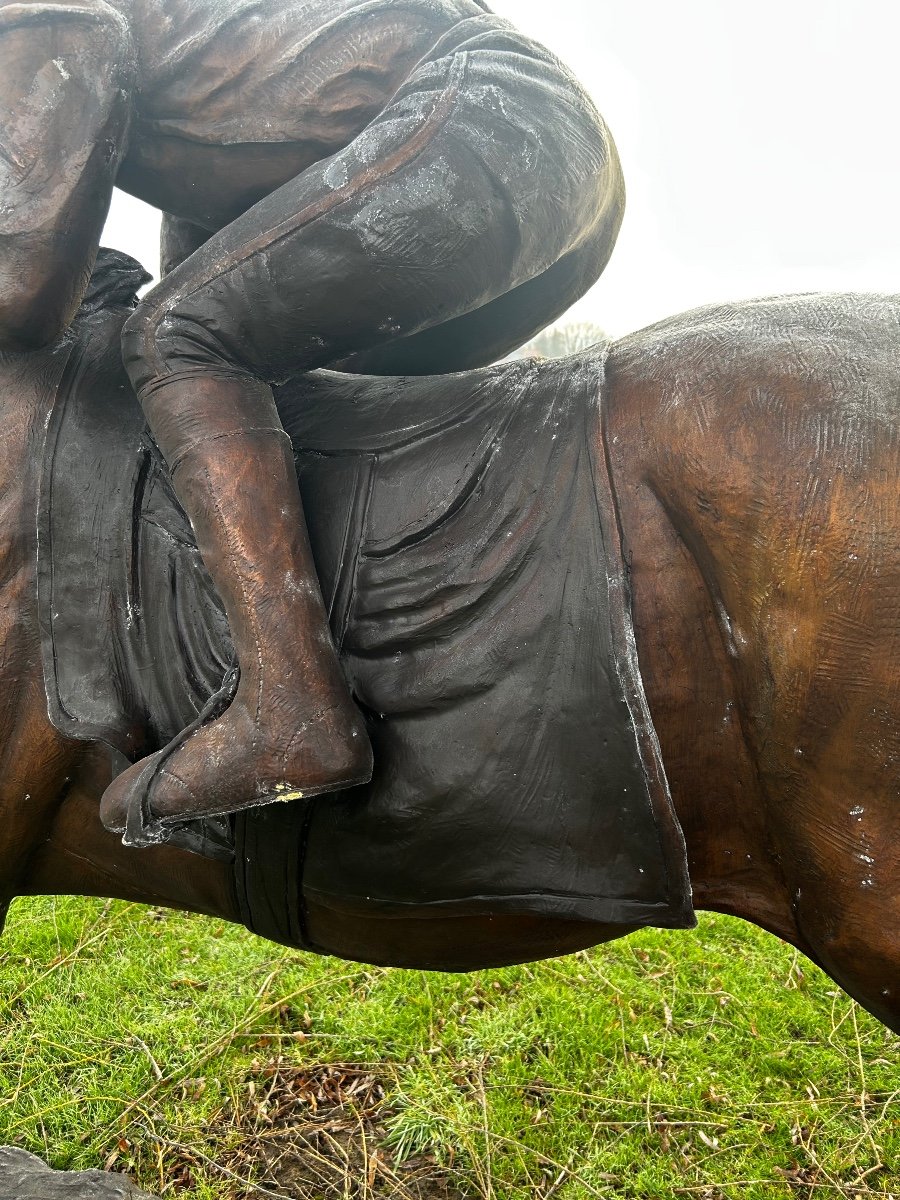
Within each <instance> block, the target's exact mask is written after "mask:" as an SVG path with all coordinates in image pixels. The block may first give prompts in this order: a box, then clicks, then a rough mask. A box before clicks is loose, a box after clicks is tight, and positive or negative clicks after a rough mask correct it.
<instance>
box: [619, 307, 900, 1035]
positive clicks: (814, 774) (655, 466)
mask: <svg viewBox="0 0 900 1200" xmlns="http://www.w3.org/2000/svg"><path fill="white" fill-rule="evenodd" d="M611 374H612V377H613V379H614V380H618V381H619V387H618V390H619V391H620V392H621V393H622V395H623V396H625V395H626V394H627V395H628V396H630V401H629V405H628V407H629V409H635V410H639V413H640V416H639V421H640V424H641V427H642V431H643V436H642V439H641V441H642V449H641V457H642V463H641V472H642V476H643V480H644V482H645V485H646V488H647V489H648V491H649V492H651V493H652V494H653V495H654V496H655V497H656V498H657V499H658V501H659V503H660V505H661V506H662V507H663V508H664V510H665V512H666V515H667V517H668V519H669V521H670V522H671V525H672V527H673V528H674V529H675V530H677V533H678V535H679V537H680V539H681V540H682V542H683V544H684V546H685V547H686V548H687V550H688V552H689V555H690V557H691V558H692V559H693V562H694V563H695V564H696V570H697V571H698V572H699V577H702V581H703V586H704V588H705V591H706V593H707V599H706V603H705V613H704V616H703V620H704V622H705V626H706V628H705V631H704V633H701V632H700V631H699V630H697V631H695V633H694V634H693V637H692V638H690V635H689V634H688V635H687V636H688V637H689V638H690V640H692V641H693V642H694V644H695V645H698V644H699V643H700V642H703V641H704V637H705V639H706V641H709V639H710V630H711V628H712V627H713V626H715V633H714V635H713V641H714V643H716V644H712V645H705V646H704V647H703V653H704V655H705V658H704V657H703V656H701V657H700V658H699V659H698V665H697V667H696V668H695V678H694V684H695V687H696V688H697V690H698V691H701V690H705V692H706V693H709V688H710V683H709V681H708V680H699V679H697V678H696V673H697V672H698V671H699V670H700V669H701V667H702V668H703V669H706V670H709V669H717V670H718V671H719V672H720V673H721V675H722V683H721V684H720V685H713V693H715V694H718V695H719V696H720V698H721V699H725V698H726V695H727V693H728V692H729V690H730V689H733V701H731V700H726V706H727V704H729V703H732V702H733V703H734V705H735V710H734V711H732V710H731V709H730V708H727V707H726V710H725V711H722V712H721V713H720V714H719V716H720V719H721V721H722V722H723V725H730V724H732V723H736V725H735V734H736V736H735V737H734V738H733V739H731V741H732V742H733V744H734V745H735V747H736V749H737V751H738V757H737V767H738V769H737V771H736V772H735V778H734V780H733V782H732V783H731V784H730V785H729V787H730V790H731V792H732V795H733V798H734V799H735V800H737V799H738V798H739V797H740V798H741V805H742V807H743V808H744V809H746V807H747V800H748V798H749V797H752V796H753V795H754V794H758V795H759V797H760V799H761V800H762V802H763V805H764V812H765V826H766V828H765V837H764V841H763V843H762V847H761V848H763V849H765V848H766V847H768V849H769V851H770V852H771V855H772V856H773V857H774V859H775V860H776V862H780V874H781V877H782V881H783V886H784V888H786V889H787V895H788V898H789V900H790V904H791V908H792V915H793V921H794V922H795V923H796V929H797V934H796V935H795V936H793V937H792V940H795V941H798V942H799V944H801V945H803V946H804V948H805V949H807V950H808V951H809V952H810V953H811V954H813V956H814V957H816V958H818V959H819V961H821V962H822V963H823V964H824V965H825V966H827V967H828V968H829V970H831V971H832V973H833V974H834V975H835V976H836V977H837V978H839V979H840V980H841V982H843V983H844V985H845V986H846V987H847V988H848V990H850V991H853V992H855V994H857V995H858V996H860V997H861V998H863V999H864V1000H865V1002H866V1003H867V1004H868V1005H869V1007H875V1008H877V1006H878V1005H879V1004H881V1005H882V1006H883V1008H884V1007H886V1008H887V1011H888V1012H889V1013H891V1012H896V1008H897V1005H898V1000H897V998H896V996H894V997H893V998H892V996H891V992H892V991H894V992H895V991H896V978H897V973H898V964H900V921H898V915H900V887H898V883H900V839H898V837H897V832H898V820H900V797H898V790H900V789H898V783H900V766H898V762H900V759H898V752H900V661H898V657H900V652H898V615H900V506H898V496H897V484H896V481H897V477H898V468H900V408H898V402H897V396H898V385H900V303H898V302H896V301H893V300H888V299H884V300H879V299H865V298H861V297H806V298H800V299H792V300H773V301H762V302H757V303H754V304H748V305H746V306H743V307H741V308H735V309H716V310H708V311H704V312H701V313H695V314H688V315H687V316H686V317H682V318H678V319H675V320H673V321H670V322H666V323H665V324H663V325H661V326H657V327H655V328H654V329H652V330H649V331H646V332H644V333H641V334H637V335H634V336H633V337H631V338H628V339H625V341H624V342H623V343H621V345H620V346H619V347H617V348H616V351H615V352H614V354H613V358H612V368H611ZM612 390H613V392H615V391H616V390H617V389H616V385H615V384H613V388H612ZM616 404H617V405H618V406H619V410H620V411H621V405H622V400H621V399H619V398H618V397H617V398H616ZM620 419H622V420H625V419H624V418H621V417H620ZM665 690H666V689H665V688H663V689H662V691H663V692H664V693H665ZM668 695H669V696H670V697H671V691H669V693H668ZM652 703H653V694H652V689H651V706H652ZM654 715H656V716H657V721H658V723H660V724H663V725H671V724H672V723H675V724H677V723H678V717H677V715H674V714H669V715H667V717H666V719H665V721H661V720H660V716H659V714H658V713H657V712H656V711H655V710H654ZM706 716H707V717H709V716H715V714H714V713H710V712H707V713H706ZM684 732H685V726H684V724H682V725H681V736H682V737H683V736H684ZM661 734H662V736H663V738H664V740H665V734H664V732H663V730H661ZM738 734H739V735H740V736H737V735H738ZM703 737H704V739H705V740H706V741H707V742H710V740H711V739H712V741H713V742H714V741H716V740H718V742H719V743H720V746H721V745H725V744H728V739H726V740H725V742H723V741H722V738H721V737H719V738H718V739H716V737H715V736H714V734H713V727H712V722H711V721H707V724H706V727H705V728H704V730H703ZM740 742H743V743H744V745H745V746H746V750H747V752H748V753H749V756H750V762H749V763H748V762H747V761H745V760H744V753H743V750H742V749H741V747H740V745H739V743H740ZM698 761H699V762H700V763H701V764H702V765H703V766H705V767H706V768H708V767H710V765H712V766H713V767H716V766H717V768H718V770H719V771H724V770H726V768H727V767H728V764H727V763H726V761H725V760H724V758H723V757H722V755H721V754H719V755H718V763H717V764H716V761H715V757H713V759H712V760H710V758H709V745H704V746H701V747H700V753H699V756H698ZM667 766H668V768H669V771H670V775H672V773H673V770H672V763H671V762H670V761H669V759H668V757H667ZM748 766H749V768H750V770H749V772H748V769H747V768H748ZM724 778H725V779H728V776H727V775H725V776H724ZM712 782H713V786H714V787H717V788H721V786H722V785H721V782H720V780H719V779H716V778H713V780H712ZM709 783H710V779H709V777H707V778H702V777H699V776H697V775H696V774H695V777H694V779H693V780H692V781H691V779H690V773H689V772H686V773H685V775H684V785H685V786H693V787H695V788H702V787H707V786H709ZM673 786H674V781H673ZM748 788H749V789H751V790H750V791H747V789H748ZM678 799H679V797H678V795H677V793H676V803H678ZM679 809H680V806H679ZM688 841H689V844H690V842H691V837H690V833H688ZM772 883H773V884H774V885H775V887H776V890H777V888H778V884H779V881H778V880H777V879H774V878H773V880H772ZM714 906H715V905H714ZM751 915H752V914H751ZM891 1005H893V1006H894V1007H893V1008H891Z"/></svg>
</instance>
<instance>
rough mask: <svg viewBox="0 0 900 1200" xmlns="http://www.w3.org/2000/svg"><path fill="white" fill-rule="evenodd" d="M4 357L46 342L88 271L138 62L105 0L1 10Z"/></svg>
mask: <svg viewBox="0 0 900 1200" xmlns="http://www.w3.org/2000/svg"><path fill="white" fill-rule="evenodd" d="M0 61H2V70H0V351H2V350H31V349H35V348H36V347H39V346H43V345H46V344H47V343H49V342H51V341H53V340H54V339H55V338H56V337H57V336H58V335H59V333H60V332H61V331H62V330H63V329H64V328H65V326H66V325H68V323H69V322H70V321H71V319H72V317H73V316H74V314H75V311H76V309H77V308H78V305H79V303H80V302H81V297H82V294H83V292H84V289H85V287H86V286H87V283H88V280H89V279H90V275H91V268H92V266H93V263H94V257H95V255H96V253H97V243H98V241H99V238H100V231H101V230H102V228H103V222H104V221H105V220H106V214H107V211H108V209H109V200H110V196H111V194H112V189H113V183H114V181H115V177H116V170H117V169H118V165H119V161H120V158H121V156H122V154H123V153H124V150H125V142H126V138H127V135H128V123H129V117H130V104H131V100H130V92H131V88H132V85H133V80H134V55H133V49H132V45H131V38H130V35H129V32H128V29H127V27H126V25H125V21H124V19H123V18H122V17H121V15H120V14H119V13H117V12H116V11H115V9H113V8H111V7H110V5H108V4H106V3H104V2H103V0H77V2H76V3H72V4H69V3H65V2H63V3H34V2H32V0H21V2H20V3H16V4H8V5H0Z"/></svg>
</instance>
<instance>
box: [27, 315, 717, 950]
mask: <svg viewBox="0 0 900 1200" xmlns="http://www.w3.org/2000/svg"><path fill="white" fill-rule="evenodd" d="M108 336H109V335H108V332H107V333H105V334H104V337H106V338H107V339H108ZM81 339H82V344H80V345H79V346H78V347H76V351H75V354H74V356H73V365H72V369H71V370H70V371H68V372H67V376H66V379H65V380H64V384H63V386H62V387H61V388H60V394H59V396H58V399H57V403H56V406H55V409H54V413H53V418H52V421H51V424H50V428H49V431H48V439H47V455H46V463H45V472H44V484H43V496H42V504H41V515H40V521H39V552H40V572H39V581H40V603H41V614H42V631H43V643H44V665H45V677H46V682H47V692H48V704H49V711H50V714H51V718H52V720H53V721H54V723H55V724H56V725H57V726H58V728H60V729H61V730H62V732H64V733H65V734H67V735H68V736H72V737H79V738H88V739H93V740H100V741H102V742H105V743H106V744H107V745H108V746H109V747H110V748H111V752H112V753H113V754H115V755H117V756H119V759H118V761H119V762H121V764H122V765H124V763H125V762H126V761H132V760H134V759H136V758H138V757H140V756H141V755H143V754H146V753H147V752H149V751H151V750H153V749H155V748H157V747H158V746H160V745H163V744H165V743H166V742H167V741H168V740H169V739H170V738H171V737H172V736H174V734H175V733H177V732H178V731H179V730H180V729H181V728H182V727H184V726H185V725H187V724H189V723H190V722H192V721H195V720H197V719H198V718H202V713H203V710H204V708H205V707H206V706H207V705H208V704H209V703H210V700H211V698H212V697H214V696H215V695H216V693H218V692H219V691H220V689H221V688H222V687H223V686H224V685H225V684H226V681H227V679H228V677H229V674H230V673H233V669H234V662H233V652H232V646H231V642H230V639H229V636H228V629H227V624H226V622H225V618H224V615H223V612H222V607H221V604H220V603H219V600H218V597H217V596H216V594H215V591H214V589H213V587H212V584H211V582H210V580H209V577H208V575H207V574H206V571H205V569H204V567H203V564H202V562H201V560H200V558H199V555H198V553H197V549H196V546H195V544H194V541H193V537H192V535H191V530H190V526H189V524H188V522H187V520H186V518H185V516H184V514H183V512H182V511H181V509H180V507H179V505H178V503H177V500H176V499H175V496H174V493H173V491H172V489H171V485H170V483H169V479H168V474H167V470H166V466H165V463H164V462H163V461H162V460H161V458H160V456H159V455H158V453H157V452H156V451H155V449H154V447H153V445H152V443H151V442H150V440H149V438H148V437H147V435H146V431H145V429H144V425H143V419H142V414H141V412H140V409H139V407H138V405H137V402H136V401H135V399H134V397H133V395H132V394H131V392H130V389H127V387H126V386H125V384H124V382H123V381H124V376H121V375H120V376H119V377H117V378H115V379H113V378H110V377H109V376H108V375H107V377H105V378H99V377H98V371H97V368H96V363H97V361H98V356H99V353H100V347H99V346H98V345H94V346H92V344H91V340H90V338H89V337H87V336H86V335H84V334H82V335H81ZM603 357H604V356H603V351H602V350H601V349H597V350H594V351H589V352H586V353H585V354H583V355H580V356H578V357H577V358H574V359H569V360H565V361H563V362H556V363H535V362H530V361H526V362H518V363H509V364H502V365H500V366H498V367H492V368H486V369H484V370H481V371H473V372H466V373H463V374H460V375H451V376H442V377H422V378H414V379H400V380H397V379H376V378H366V377H354V376H349V375H342V374H338V373H331V372H317V373H314V374H312V375H308V376H304V377H302V378H299V379H298V380H296V381H294V382H293V383H291V384H289V385H287V386H285V387H284V388H282V389H281V391H280V394H279V396H278V401H279V409H280V412H281V415H282V420H283V422H284V425H285V428H286V429H287V431H288V433H289V434H290V436H291V438H292V441H293V443H294V447H295V451H296V461H297V469H298V478H299V481H300V487H301V492H302V495H303V501H304V507H305V510H306V514H307V522H308V526H309V532H310V539H311V542H312V546H313V551H314V554H315V558H316V563H317V567H318V571H319V576H320V581H321V584H322V589H323V594H324V597H325V601H326V606H327V608H328V612H329V615H330V620H331V627H332V632H333V636H334V640H335V643H336V645H337V647H338V650H339V653H340V655H341V659H342V663H343V667H344V670H345V673H346V676H347V679H348V681H349V683H350V686H351V687H352V689H353V692H354V695H355V697H356V698H357V701H358V703H359V704H360V705H361V707H362V708H363V710H364V712H365V713H366V714H367V718H368V724H369V728H370V732H371V737H372V742H373V747H374V751H375V763H376V769H375V776H374V778H373V780H372V782H371V784H368V785H366V786H365V787H360V788H355V789H352V790H349V791H347V792H344V793H340V794H338V795H335V796H329V797H324V798H317V799H313V800H310V801H304V800H298V801H292V802H290V803H280V804H274V805H269V806H266V807H263V808H257V809H250V810H249V811H247V812H245V813H242V814H239V815H236V816H234V817H232V818H215V819H212V820H204V821H196V822H188V823H185V824H184V825H182V826H179V827H176V828H175V829H174V830H173V841H175V842H176V844H179V845H181V846H183V847H184V848H186V849H189V850H191V851H193V852H194V853H200V854H206V855H212V856H215V857H218V858H222V859H228V860H231V861H232V862H233V864H234V872H235V881H236V886H237V892H238V896H239V898H240V901H241V906H242V911H243V914H244V920H245V921H246V923H247V925H248V926H249V927H250V928H252V929H254V930H255V931H256V932H259V933H262V934H264V935H265V936H267V937H269V938H272V939H273V940H276V941H282V942H285V943H287V944H290V945H295V946H297V945H299V946H305V947H307V948H311V949H315V950H318V951H323V950H324V951H326V952H329V953H340V947H320V946H311V945H310V943H309V941H308V938H307V937H306V933H305V930H304V923H303V906H304V900H305V899H307V900H308V899H309V898H311V897H312V898H315V900H316V903H317V904H319V905H322V904H324V905H326V906H328V907H331V908H333V909H335V910H338V911H340V912H341V913H344V914H348V915H349V914H353V913H359V914H371V913H373V912H377V913H380V914H384V915H391V914H392V913H393V914H402V915H404V916H417V915H421V916H439V915H442V914H462V913H465V914H494V913H500V912H503V913H515V914H547V915H554V916H557V917H569V918H572V919H579V920H591V921H598V922H602V923H604V924H619V925H628V926H632V927H637V926H640V925H646V924H653V925H658V926H664V927H676V928H681V927H690V926H692V925H693V924H694V916H693V910H692V906H691V900H690V886H689V882H688V875H687V864H686V856H685V848H684V842H683V838H682V836H681V831H680V828H679V826H678V823H677V819H676V817H675V813H674V809H673V808H672V805H671V800H670V797H669V794H668V790H667V786H666V782H665V774H664V771H663V766H662V763H661V761H660V758H659V751H658V747H657V744H656V739H655V735H654V732H653V727H652V722H651V720H650V714H649V711H648V709H647V706H646V701H645V699H644V696H643V690H642V687H641V682H640V676H639V672H638V669H637V660H636V655H635V653H634V649H633V645H634V643H633V633H632V631H631V625H630V615H629V610H628V602H627V581H626V577H625V570H624V566H623V563H622V558H621V551H620V546H619V535H618V528H617V522H616V516H615V504H614V497H613V493H612V489H611V484H610V481H609V477H608V475H607V472H606V467H605V463H604V462H603V459H602V455H597V454H596V453H595V447H596V446H597V445H599V444H600V441H599V438H598V426H597V422H598V420H599V405H600V398H601V394H602V385H603ZM119 370H121V369H120V368H119Z"/></svg>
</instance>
